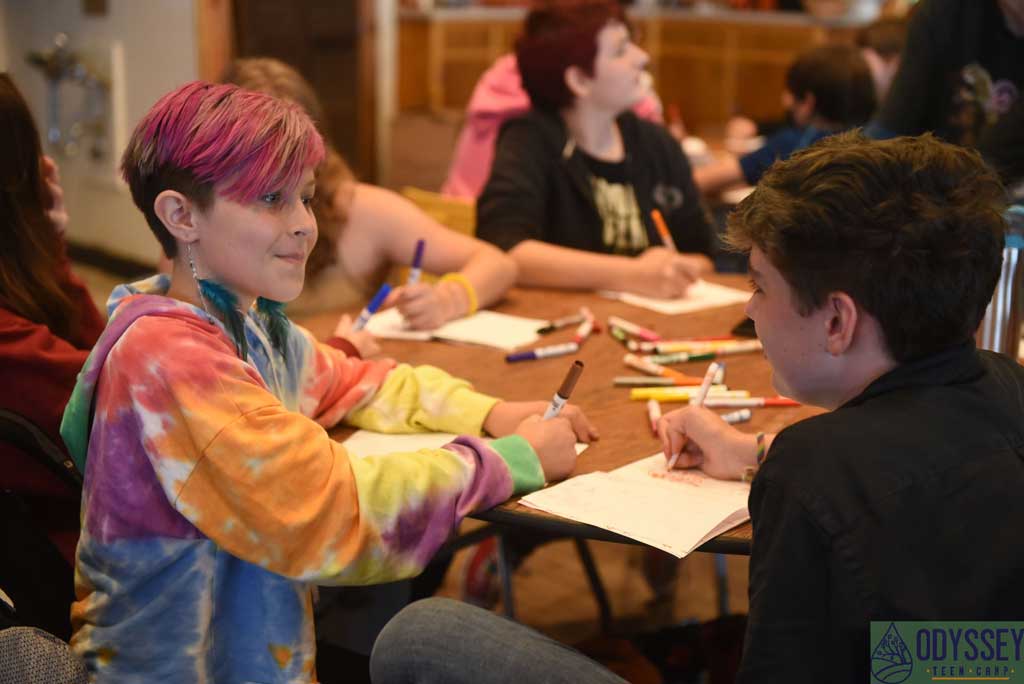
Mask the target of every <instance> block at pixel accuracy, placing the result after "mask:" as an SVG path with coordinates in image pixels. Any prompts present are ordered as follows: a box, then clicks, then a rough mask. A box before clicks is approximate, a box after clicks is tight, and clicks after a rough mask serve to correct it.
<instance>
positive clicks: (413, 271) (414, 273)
mask: <svg viewBox="0 0 1024 684" xmlns="http://www.w3.org/2000/svg"><path fill="white" fill-rule="evenodd" d="M426 246H427V243H426V241H425V240H417V241H416V252H415V253H414V254H413V255H412V267H411V268H410V269H409V279H408V280H407V281H406V282H405V284H406V285H415V284H416V283H418V282H420V273H422V272H423V270H422V269H421V268H420V264H422V263H423V248H424V247H426Z"/></svg>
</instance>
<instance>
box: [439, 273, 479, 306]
mask: <svg viewBox="0 0 1024 684" xmlns="http://www.w3.org/2000/svg"><path fill="white" fill-rule="evenodd" d="M449 281H450V282H453V283H458V284H459V285H461V286H462V289H463V290H465V291H466V299H468V300H469V310H468V311H467V312H466V315H467V316H472V315H473V314H475V313H476V309H477V306H479V302H478V301H477V298H476V289H474V288H473V283H471V282H469V278H467V277H466V276H464V275H462V274H461V273H445V274H444V275H443V276H441V282H442V283H444V282H449Z"/></svg>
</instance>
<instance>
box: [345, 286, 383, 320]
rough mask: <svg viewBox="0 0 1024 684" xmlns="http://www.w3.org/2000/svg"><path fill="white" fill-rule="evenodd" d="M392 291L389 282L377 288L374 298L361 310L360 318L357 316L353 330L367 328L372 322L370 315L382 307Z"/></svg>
mask: <svg viewBox="0 0 1024 684" xmlns="http://www.w3.org/2000/svg"><path fill="white" fill-rule="evenodd" d="M390 293H391V286H390V285H388V284H387V283H384V284H383V285H381V286H380V289H379V290H377V294H375V295H373V299H371V300H370V303H369V304H367V305H366V308H364V309H363V310H362V311H360V312H359V318H357V319H356V322H355V323H354V324H353V325H352V330H362V329H363V328H365V327H366V324H367V323H369V322H370V316H372V315H373V314H375V313H377V309H379V308H380V305H381V304H383V303H384V300H385V299H386V298H387V296H388V295H389V294H390Z"/></svg>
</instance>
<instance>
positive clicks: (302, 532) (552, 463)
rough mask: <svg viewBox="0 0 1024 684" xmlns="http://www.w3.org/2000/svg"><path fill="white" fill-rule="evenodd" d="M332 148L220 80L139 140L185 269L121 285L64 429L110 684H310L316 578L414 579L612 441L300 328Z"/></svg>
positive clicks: (97, 645)
mask: <svg viewBox="0 0 1024 684" xmlns="http://www.w3.org/2000/svg"><path fill="white" fill-rule="evenodd" d="M323 155H324V145H323V142H322V140H321V138H320V135H319V134H318V133H317V132H316V128H315V126H314V125H313V122H312V121H311V120H310V119H309V117H308V116H307V115H306V114H305V113H303V112H302V110H301V109H300V108H299V107H298V106H296V105H294V104H290V103H286V102H284V101H282V100H278V99H275V98H272V97H270V96H267V95H264V94H260V93H255V92H251V91H246V90H242V89H240V88H238V87H237V86H232V85H213V84H209V83H201V82H196V83H191V84H188V85H185V86H183V87H181V88H179V89H177V90H175V91H174V92H172V93H170V94H168V95H166V96H165V97H164V98H162V99H161V100H160V101H159V102H157V104H156V105H155V106H154V107H153V109H152V110H150V112H149V113H148V114H147V115H146V116H145V117H144V119H143V120H142V122H141V123H139V125H138V127H137V128H136V130H135V133H134V134H133V136H132V139H131V141H130V142H129V145H128V148H127V150H126V151H125V154H124V158H123V160H122V171H123V174H124V177H125V179H126V180H127V181H128V184H129V186H130V188H131V192H132V197H133V199H134V200H135V202H136V204H137V205H138V206H139V208H140V209H141V210H142V212H143V213H144V214H145V215H146V219H147V221H148V223H149V225H150V227H151V229H152V230H153V232H154V233H155V234H156V236H157V238H158V239H159V241H160V243H161V245H162V246H163V248H164V251H165V253H166V255H167V256H168V257H169V258H171V259H172V260H173V269H172V272H171V274H170V276H167V275H158V276H154V277H153V278H150V279H148V280H146V281H142V282H139V283H134V284H132V285H129V286H122V287H120V288H118V289H117V290H115V292H114V294H113V295H112V298H111V302H110V305H109V306H110V309H111V318H110V321H109V323H108V325H107V328H106V330H105V331H104V332H103V335H102V336H101V337H100V340H99V342H98V343H97V345H96V347H95V349H94V350H93V352H92V354H91V355H90V357H89V359H88V361H87V362H86V365H85V369H84V370H83V372H82V374H81V376H80V378H79V382H78V385H77V386H76V388H75V390H74V393H73V394H72V398H71V401H70V402H69V404H68V408H67V411H66V412H65V415H64V421H63V424H62V428H61V434H62V436H63V437H64V440H65V442H66V443H67V445H68V449H69V451H70V453H71V455H72V457H73V458H74V459H75V461H76V463H77V464H78V466H79V468H80V469H81V470H82V471H83V472H84V473H85V484H84V492H83V505H82V525H83V529H82V535H81V540H80V542H79V546H78V554H77V569H76V579H77V587H76V593H77V598H78V601H77V602H76V603H75V605H74V607H73V609H72V623H73V629H74V634H73V636H72V647H73V648H74V650H75V651H76V652H77V653H79V654H80V655H81V656H83V657H84V658H85V661H86V663H87V666H88V668H89V670H90V673H91V676H92V677H93V681H98V682H114V681H116V682H125V681H167V682H185V681H223V682H228V681H230V682H241V681H258V682H310V681H315V680H316V675H315V672H314V670H315V665H314V663H315V660H314V656H315V654H314V650H315V649H314V641H313V639H314V635H313V616H312V600H311V596H310V589H309V586H310V585H311V584H318V583H319V584H375V583H381V582H389V581H392V580H396V579H401V578H404V577H409V576H412V575H415V574H416V573H418V572H419V571H420V570H422V568H423V567H424V565H425V564H426V563H427V562H428V561H429V560H430V559H431V557H432V556H433V554H434V552H435V551H436V550H437V548H438V547H439V546H440V545H441V544H442V543H443V542H444V540H445V539H446V538H447V537H448V535H449V534H450V533H451V532H452V531H453V529H454V528H455V527H457V526H458V524H459V522H460V521H461V519H462V518H463V517H464V516H465V515H467V514H469V513H472V512H474V511H477V510H481V509H484V508H487V507H490V506H493V505H495V504H497V503H499V502H501V501H504V500H505V499H507V498H508V497H509V496H511V495H512V494H513V493H516V492H524V491H529V490H532V489H536V488H538V487H540V486H542V485H543V483H544V481H545V480H546V479H558V478H561V477H565V476H566V475H567V474H568V473H569V472H570V471H571V470H572V468H573V465H574V463H575V458H576V457H575V451H574V448H573V445H574V442H575V441H576V440H577V439H583V440H590V439H591V438H593V437H594V436H595V433H594V430H593V428H592V427H591V426H590V424H589V422H588V421H587V419H586V418H585V417H584V416H583V414H582V413H581V412H580V411H579V410H578V409H576V408H571V409H570V410H569V411H568V412H563V416H564V417H562V418H557V419H554V420H548V421H541V420H540V417H539V415H538V414H540V413H542V412H543V411H544V409H545V408H546V406H547V402H543V401H538V402H514V403H513V402H504V401H500V400H498V399H495V398H492V397H488V396H485V395H482V394H479V393H477V392H474V391H473V390H472V389H471V387H470V386H469V384H468V383H467V382H465V381H463V380H459V379H456V378H452V377H450V376H449V375H447V374H446V373H444V372H443V371H441V370H439V369H437V368H431V367H425V366H424V367H417V368H413V367H411V366H408V365H404V364H398V363H396V362H395V361H394V360H391V359H381V360H375V361H363V360H361V359H359V358H356V357H352V356H348V355H346V353H345V352H344V351H343V350H341V349H338V348H336V347H335V346H334V345H333V344H332V341H329V342H328V343H327V344H321V343H318V342H317V341H316V340H314V339H313V337H312V336H311V335H310V334H309V333H308V332H307V331H305V330H303V329H301V328H299V327H298V326H295V325H293V324H291V323H290V322H289V321H288V319H287V318H286V317H285V316H284V313H283V311H282V304H281V303H282V302H287V301H289V300H291V299H293V298H295V297H296V296H297V295H298V294H299V292H300V291H301V289H302V285H303V281H304V275H305V265H306V259H307V257H308V256H309V253H310V250H311V249H312V246H313V243H314V242H315V240H316V235H317V225H316V220H315V218H314V216H313V213H312V211H311V209H310V202H311V201H312V194H313V189H314V187H315V180H314V168H315V167H316V166H317V164H318V163H319V162H320V160H321V159H322V158H323ZM342 420H344V421H346V422H347V423H349V424H352V425H355V426H358V427H366V428H370V429H373V430H377V431H381V432H417V431H445V432H454V433H459V434H461V435H463V436H461V437H458V438H457V439H456V440H454V441H453V442H452V443H450V444H448V445H446V446H445V447H443V448H440V449H434V450H430V451H429V452H426V451H423V450H421V451H419V452H417V453H392V454H387V455H381V456H373V457H369V458H363V459H352V458H350V457H349V455H348V453H347V452H346V451H345V448H344V447H343V446H342V445H341V444H339V443H338V442H335V441H334V440H332V439H331V438H330V436H329V435H328V434H327V428H330V427H332V426H334V425H335V424H337V423H338V422H340V421H342ZM481 432H487V433H488V434H490V435H493V436H495V437H500V439H496V440H495V441H493V442H490V443H488V442H485V441H483V440H481V439H480V438H479V435H480V434H481Z"/></svg>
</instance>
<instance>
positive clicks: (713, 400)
mask: <svg viewBox="0 0 1024 684" xmlns="http://www.w3.org/2000/svg"><path fill="white" fill-rule="evenodd" d="M704 405H705V406H707V407H708V408H760V407H762V406H800V403H799V402H796V401H793V400H792V399H789V398H788V397H749V398H747V399H742V398H738V397H721V398H718V397H710V398H709V399H708V400H707V401H705V402H704Z"/></svg>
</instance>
